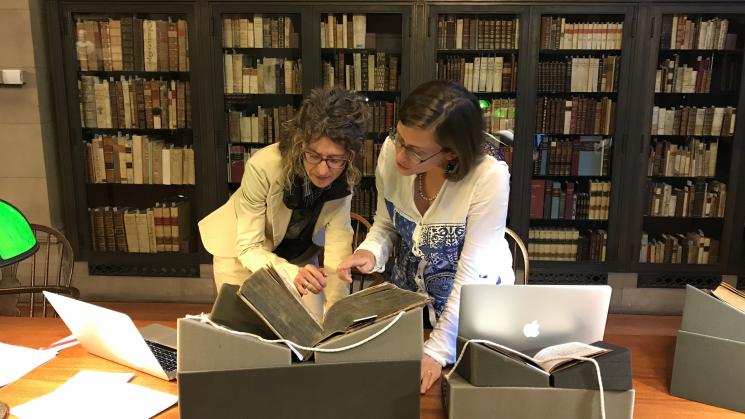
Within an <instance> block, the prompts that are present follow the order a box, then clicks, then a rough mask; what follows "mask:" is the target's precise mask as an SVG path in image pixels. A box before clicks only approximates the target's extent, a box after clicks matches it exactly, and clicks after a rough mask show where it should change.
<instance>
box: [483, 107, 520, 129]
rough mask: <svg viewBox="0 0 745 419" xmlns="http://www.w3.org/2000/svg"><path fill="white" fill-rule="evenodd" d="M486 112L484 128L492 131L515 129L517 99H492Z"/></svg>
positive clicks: (485, 108) (484, 110) (484, 109)
mask: <svg viewBox="0 0 745 419" xmlns="http://www.w3.org/2000/svg"><path fill="white" fill-rule="evenodd" d="M487 103H488V104H489V106H487V107H484V108H482V111H483V112H484V129H485V130H486V131H487V132H490V133H492V134H493V133H496V132H498V131H503V130H511V131H514V130H515V99H492V100H491V101H489V102H487Z"/></svg>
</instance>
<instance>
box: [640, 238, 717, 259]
mask: <svg viewBox="0 0 745 419" xmlns="http://www.w3.org/2000/svg"><path fill="white" fill-rule="evenodd" d="M718 258H719V240H717V239H715V238H712V237H708V236H706V235H705V234H704V233H703V231H701V230H697V231H692V232H688V233H686V234H660V235H658V236H657V237H650V235H649V234H648V233H647V232H643V233H642V241H641V249H640V251H639V262H641V263H674V264H684V263H685V264H692V265H701V264H711V263H717V260H718Z"/></svg>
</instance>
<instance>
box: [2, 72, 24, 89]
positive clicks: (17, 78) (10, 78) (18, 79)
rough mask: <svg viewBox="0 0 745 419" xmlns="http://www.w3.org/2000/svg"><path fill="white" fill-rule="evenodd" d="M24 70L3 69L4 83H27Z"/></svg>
mask: <svg viewBox="0 0 745 419" xmlns="http://www.w3.org/2000/svg"><path fill="white" fill-rule="evenodd" d="M23 73H24V72H23V70H3V71H2V83H3V84H13V85H21V84H23V83H25V80H24V74H23Z"/></svg>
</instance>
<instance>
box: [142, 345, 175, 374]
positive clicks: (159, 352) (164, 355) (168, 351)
mask: <svg viewBox="0 0 745 419" xmlns="http://www.w3.org/2000/svg"><path fill="white" fill-rule="evenodd" d="M145 343H147V346H149V347H150V350H151V351H152V352H153V355H155V359H157V360H158V362H159V363H160V366H161V367H163V370H165V371H168V372H170V371H176V350H175V349H173V348H169V347H167V346H163V345H160V344H158V343H155V342H151V341H149V340H146V341H145Z"/></svg>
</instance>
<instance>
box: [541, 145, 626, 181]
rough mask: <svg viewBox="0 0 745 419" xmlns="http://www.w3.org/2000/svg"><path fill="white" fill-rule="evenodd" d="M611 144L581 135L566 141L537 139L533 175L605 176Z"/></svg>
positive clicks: (608, 171) (607, 172)
mask: <svg viewBox="0 0 745 419" xmlns="http://www.w3.org/2000/svg"><path fill="white" fill-rule="evenodd" d="M612 145H613V141H612V139H611V138H603V137H597V136H589V135H583V136H581V137H579V138H574V139H566V138H555V137H550V136H543V135H538V136H537V138H536V148H537V151H538V152H537V153H535V154H534V157H533V174H534V175H540V176H608V175H609V174H610V159H611V150H612Z"/></svg>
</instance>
